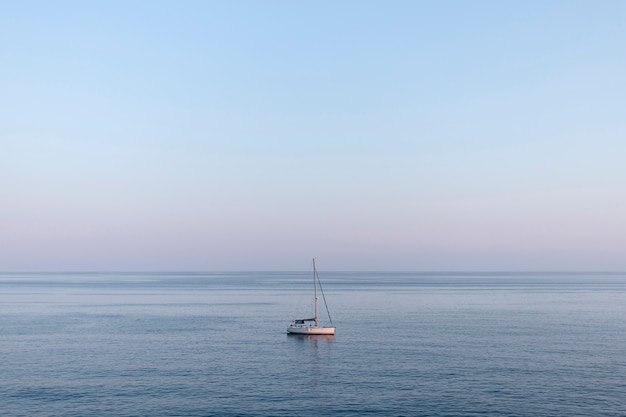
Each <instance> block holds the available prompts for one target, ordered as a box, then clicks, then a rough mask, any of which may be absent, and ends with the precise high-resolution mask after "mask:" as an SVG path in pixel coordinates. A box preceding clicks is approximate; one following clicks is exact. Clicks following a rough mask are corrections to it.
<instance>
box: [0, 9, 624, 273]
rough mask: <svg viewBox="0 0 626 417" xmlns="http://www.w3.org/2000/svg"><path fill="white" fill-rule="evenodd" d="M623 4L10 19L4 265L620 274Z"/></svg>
mask: <svg viewBox="0 0 626 417" xmlns="http://www.w3.org/2000/svg"><path fill="white" fill-rule="evenodd" d="M624 74H626V2H623V1H600V2H595V1H594V2H592V1H586V2H576V1H518V2H501V1H492V2H481V1H472V2H470V1H467V2H460V1H454V2H452V1H450V2H431V3H427V2H418V1H406V2H401V1H391V2H383V1H380V2H372V1H369V2H368V1H339V2H335V1H314V2H299V1H248V2H245V1H240V2H233V1H222V2H217V1H216V2H209V1H197V2H190V1H177V2H173V1H172V2H166V1H161V2H156V1H130V2H127V1H124V2H122V1H120V2H114V1H106V2H104V1H103V2H84V1H76V2H65V1H56V2H49V1H42V2H31V1H23V2H5V3H4V4H3V5H2V6H1V11H0V145H1V148H0V191H1V194H0V195H1V196H2V197H1V198H2V201H1V204H0V270H5V271H28V270H33V271H35V270H249V269H270V270H281V269H287V270H290V269H306V268H307V267H308V265H309V262H310V257H312V256H316V257H317V258H318V259H319V263H320V267H321V266H323V268H324V269H335V270H342V269H343V270H377V269H378V270H626V163H624V160H626V158H625V157H626V117H625V113H626V112H625V110H626V81H625V79H626V77H625V76H624Z"/></svg>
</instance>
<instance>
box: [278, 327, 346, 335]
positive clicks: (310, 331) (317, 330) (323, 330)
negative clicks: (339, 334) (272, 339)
mask: <svg viewBox="0 0 626 417" xmlns="http://www.w3.org/2000/svg"><path fill="white" fill-rule="evenodd" d="M287 333H291V334H307V335H316V334H327V335H332V334H335V328H334V327H316V326H293V325H291V326H289V327H288V328H287Z"/></svg>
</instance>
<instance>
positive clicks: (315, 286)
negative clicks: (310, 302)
mask: <svg viewBox="0 0 626 417" xmlns="http://www.w3.org/2000/svg"><path fill="white" fill-rule="evenodd" d="M316 278H317V270H316V269H315V258H313V294H314V297H315V326H316V327H317V283H316V282H315V279H316Z"/></svg>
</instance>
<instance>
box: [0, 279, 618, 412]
mask: <svg viewBox="0 0 626 417" xmlns="http://www.w3.org/2000/svg"><path fill="white" fill-rule="evenodd" d="M319 277H320V281H321V283H322V288H323V297H322V294H321V293H318V295H319V315H320V318H321V319H322V322H324V323H326V324H329V323H330V320H329V319H328V317H327V316H328V314H327V310H326V307H325V305H324V302H323V301H324V299H325V300H326V302H327V305H328V311H329V312H330V315H331V318H332V323H333V324H334V326H335V327H336V329H337V330H336V334H335V335H334V336H308V337H307V336H297V335H288V334H287V332H286V329H287V327H288V325H289V324H290V323H291V321H292V320H293V319H297V318H306V317H308V316H310V315H311V314H312V311H313V306H314V304H313V298H314V297H313V286H312V275H311V274H310V271H301V272H224V273H217V272H206V273H205V272H193V273H187V272H178V273H171V272H170V273H151V272H146V273H136V272H134V273H93V272H83V273H75V272H74V273H2V274H0V415H2V416H626V273H552V272H550V273H538V272H533V273H520V272H518V273H504V272H490V273H478V272H463V273H462V272H454V273H442V272H437V273H428V272H323V271H321V272H319Z"/></svg>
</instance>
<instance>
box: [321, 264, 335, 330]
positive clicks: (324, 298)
mask: <svg viewBox="0 0 626 417" xmlns="http://www.w3.org/2000/svg"><path fill="white" fill-rule="evenodd" d="M317 283H318V284H319V286H320V290H321V292H322V299H323V300H324V306H325V307H326V313H327V314H328V319H329V320H330V325H331V326H334V324H333V318H332V317H330V311H329V310H328V304H326V296H325V295H324V288H322V281H320V276H319V274H317Z"/></svg>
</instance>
